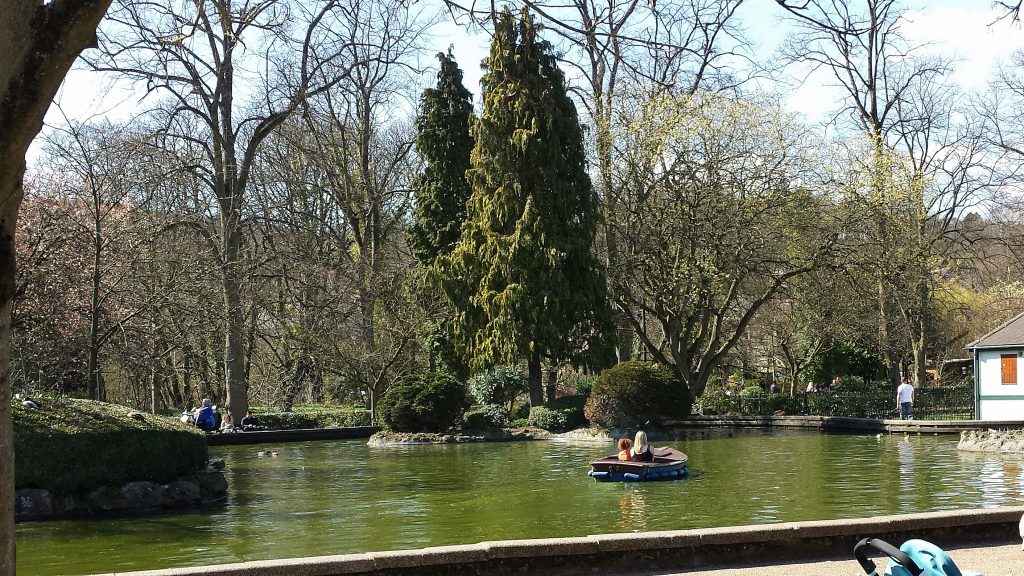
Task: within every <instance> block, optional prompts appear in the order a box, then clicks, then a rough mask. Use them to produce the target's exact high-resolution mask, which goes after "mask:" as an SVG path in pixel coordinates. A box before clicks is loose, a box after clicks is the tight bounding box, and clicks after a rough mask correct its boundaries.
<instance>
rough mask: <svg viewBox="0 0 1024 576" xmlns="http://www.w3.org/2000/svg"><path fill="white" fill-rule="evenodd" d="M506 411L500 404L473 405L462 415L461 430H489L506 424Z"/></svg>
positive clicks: (507, 420) (507, 419)
mask: <svg viewBox="0 0 1024 576" xmlns="http://www.w3.org/2000/svg"><path fill="white" fill-rule="evenodd" d="M508 422H509V418H508V411H507V410H506V409H504V408H502V407H501V406H496V405H494V404H484V405H478V406H473V407H471V408H470V409H469V410H467V411H466V413H465V414H463V416H462V428H463V430H491V429H494V428H502V427H504V426H506V425H508Z"/></svg>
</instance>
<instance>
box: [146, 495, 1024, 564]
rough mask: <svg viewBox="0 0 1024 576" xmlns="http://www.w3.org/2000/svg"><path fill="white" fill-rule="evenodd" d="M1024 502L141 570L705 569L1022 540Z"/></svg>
mask: <svg viewBox="0 0 1024 576" xmlns="http://www.w3.org/2000/svg"><path fill="white" fill-rule="evenodd" d="M1022 514H1024V507H1013V508H996V509H984V510H960V511H947V512H930V513H924V514H904V515H896V516H879V517H874V518H858V519H852V520H829V521H814V522H788V523H780V524H763V525H753V526H735V527H724V528H708V529H701V530H679V531H662V532H640V533H629V534H605V535H599V536H585V537H577V538H545V539H536V540H504V541H496V542H481V543H479V544H469V545H461V546H441V547H433V548H423V549H419V550H396V551H388V552H370V553H366V554H348V555H343V556H322V557H313V558H293V559H284V560H266V561H258V562H245V563H237V564H222V565H217V566H206V567H199V568H181V569H170V570H152V571H146V572H134V573H132V574H133V575H134V576H186V575H190V576H191V575H206V576H284V575H288V576H335V575H337V576H341V575H365V576H398V575H408V574H417V575H422V576H449V575H451V576H454V575H474V576H512V575H517V576H532V575H537V576H540V575H544V576H563V575H564V576H572V575H577V574H579V575H583V574H586V575H590V574H595V573H605V574H629V573H640V572H650V571H668V570H689V569H695V568H696V569H699V568H701V567H705V566H709V565H718V564H723V563H728V564H739V563H752V564H767V563H771V562H803V561H809V560H815V559H820V558H828V557H836V556H841V555H844V554H849V555H851V557H852V550H853V546H854V544H855V543H856V542H857V541H858V540H860V539H861V538H865V537H875V538H882V539H884V540H887V541H889V542H892V543H894V544H899V543H902V542H903V541H904V540H907V539H910V538H922V539H925V540H928V541H930V542H933V543H935V544H937V545H939V546H941V547H944V548H949V547H952V546H954V545H955V546H963V545H965V544H968V543H980V542H986V543H987V542H991V543H994V544H1006V543H1009V542H1011V541H1015V539H1016V536H1017V526H1018V522H1019V521H1020V518H1021V515H1022Z"/></svg>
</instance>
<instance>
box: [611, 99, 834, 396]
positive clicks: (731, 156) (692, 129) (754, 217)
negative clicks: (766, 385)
mask: <svg viewBox="0 0 1024 576" xmlns="http://www.w3.org/2000/svg"><path fill="white" fill-rule="evenodd" d="M624 130H626V136H624V142H625V146H624V148H623V149H622V150H619V157H620V158H621V162H622V164H623V168H622V170H621V172H622V173H623V174H624V175H625V177H624V179H623V181H621V182H620V183H619V184H618V185H619V186H621V187H622V188H623V189H628V190H630V192H631V193H630V195H629V196H628V198H630V202H629V203H626V204H624V205H623V209H622V210H621V211H620V213H619V214H617V215H616V218H615V220H614V222H615V225H616V226H621V227H623V228H624V229H626V230H628V231H630V232H629V235H628V238H630V242H629V243H628V244H624V245H623V250H624V255H625V258H624V260H623V261H624V262H625V263H629V264H630V267H629V268H628V270H627V272H628V273H627V274H624V276H623V277H624V278H627V279H628V280H627V283H626V284H625V285H624V286H623V288H624V289H623V290H622V291H621V296H620V299H619V300H618V301H617V302H616V304H617V305H619V307H620V309H621V310H622V311H623V312H624V313H625V314H627V315H629V317H630V320H631V322H632V323H633V325H634V327H635V328H636V330H637V333H638V336H639V337H640V339H641V341H642V342H643V344H644V346H645V347H646V349H647V350H648V352H649V353H650V354H651V355H652V356H653V358H655V359H656V360H657V361H659V362H661V363H663V364H666V365H669V366H672V367H673V369H674V370H675V372H676V374H677V376H678V377H679V379H680V380H681V381H682V382H683V383H685V384H686V385H687V386H688V387H689V389H690V392H691V393H692V394H693V396H694V397H697V396H700V395H701V394H702V393H703V392H704V388H705V386H706V385H707V382H708V379H709V378H710V377H711V375H712V371H713V370H715V369H716V368H717V367H718V366H719V365H721V363H722V361H723V359H724V358H725V357H726V356H727V355H728V354H729V353H730V351H732V350H733V349H734V348H735V347H736V346H737V344H738V343H739V341H740V339H741V337H742V336H743V335H744V334H745V332H746V330H747V328H748V326H749V325H750V324H751V322H752V321H753V319H754V317H755V315H756V314H757V313H758V311H759V310H760V309H761V308H762V307H763V306H764V305H765V304H767V303H768V302H770V301H771V300H772V299H773V298H774V297H775V296H776V295H777V294H778V293H779V292H780V290H782V289H783V288H784V287H786V286H787V284H788V283H789V282H790V281H791V280H793V279H795V278H798V277H800V276H801V275H804V274H807V273H809V272H811V271H813V270H815V269H817V268H819V267H821V266H823V265H826V264H827V263H829V262H831V258H832V256H833V250H834V249H835V247H836V242H837V239H838V238H839V236H840V235H841V231H840V229H839V228H838V226H837V223H836V222H834V221H832V220H831V218H829V214H830V210H828V209H827V207H828V202H829V195H828V194H825V193H823V192H827V191H824V190H822V189H821V188H819V187H821V186H822V180H821V177H820V175H819V174H818V172H819V171H820V170H821V168H822V165H821V164H820V162H821V160H822V159H821V158H820V157H818V155H817V154H816V153H815V152H814V151H813V148H812V146H813V139H812V138H809V137H808V134H807V133H806V130H804V129H802V128H801V127H800V126H799V125H797V124H795V123H793V122H792V120H790V119H788V118H786V117H785V116H784V115H782V114H781V113H780V112H779V111H778V109H777V108H775V107H773V106H772V105H771V104H770V103H765V102H754V101H750V100H742V99H729V98H723V97H720V96H714V95H711V94H706V93H697V94H694V95H693V96H674V97H668V96H666V97H662V98H658V99H655V100H652V101H650V102H646V103H644V104H643V105H642V106H640V107H638V109H637V112H636V117H635V119H634V121H633V122H631V123H630V124H629V125H627V126H626V127H625V128H624ZM651 322H654V323H657V324H658V326H657V329H656V330H650V329H648V328H646V326H645V323H651Z"/></svg>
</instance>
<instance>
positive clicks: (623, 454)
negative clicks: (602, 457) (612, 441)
mask: <svg viewBox="0 0 1024 576" xmlns="http://www.w3.org/2000/svg"><path fill="white" fill-rule="evenodd" d="M632 447H633V441H632V440H630V439H629V438H619V460H632V459H633V455H632V454H630V453H629V449H630V448H632Z"/></svg>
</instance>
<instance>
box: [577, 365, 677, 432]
mask: <svg viewBox="0 0 1024 576" xmlns="http://www.w3.org/2000/svg"><path fill="white" fill-rule="evenodd" d="M692 405H693V397H692V396H691V395H690V390H689V389H688V388H687V387H686V386H685V385H684V384H683V383H682V382H679V381H678V380H677V379H676V378H675V375H674V374H673V373H672V370H671V369H670V368H669V367H667V366H663V365H660V364H648V363H644V362H639V361H636V360H631V361H628V362H622V363H621V364H618V365H616V366H614V367H612V368H609V369H608V370H605V371H604V372H602V373H601V375H600V376H599V377H598V379H597V381H596V382H594V389H593V391H592V392H591V394H590V398H589V399H588V400H587V403H586V408H585V415H586V417H587V419H588V420H590V421H591V422H592V423H594V424H597V425H599V426H603V427H605V428H633V427H637V426H640V425H643V424H645V423H647V422H650V423H651V424H654V425H658V424H661V423H662V422H663V421H665V420H668V419H672V418H686V417H687V416H689V415H690V408H691V407H692Z"/></svg>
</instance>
